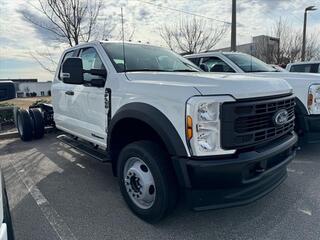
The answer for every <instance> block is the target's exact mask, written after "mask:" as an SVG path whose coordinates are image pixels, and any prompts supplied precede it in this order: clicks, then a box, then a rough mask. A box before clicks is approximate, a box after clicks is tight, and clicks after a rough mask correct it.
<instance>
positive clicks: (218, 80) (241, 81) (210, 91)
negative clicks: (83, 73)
mask: <svg viewBox="0 0 320 240" xmlns="http://www.w3.org/2000/svg"><path fill="white" fill-rule="evenodd" d="M126 75H127V78H128V79H129V80H130V81H134V82H140V83H148V84H159V85H173V86H181V87H188V86H189V87H194V88H196V89H197V90H198V91H199V93H200V94H202V95H217V94H219V95H221V94H227V95H232V96H233V97H234V98H236V99H242V98H254V97H265V96H273V95H280V94H287V93H291V92H292V89H291V87H290V85H289V84H288V83H287V82H286V81H284V80H282V79H277V78H267V77H256V76H248V74H234V73H232V74H213V73H205V72H188V73H181V72H177V73H175V72H174V73H172V72H170V73H169V72H128V73H126Z"/></svg>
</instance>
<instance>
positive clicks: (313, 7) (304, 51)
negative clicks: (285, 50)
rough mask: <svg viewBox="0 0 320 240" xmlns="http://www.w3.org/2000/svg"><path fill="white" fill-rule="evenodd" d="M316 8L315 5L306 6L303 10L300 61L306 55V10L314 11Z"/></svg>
mask: <svg viewBox="0 0 320 240" xmlns="http://www.w3.org/2000/svg"><path fill="white" fill-rule="evenodd" d="M315 10H317V9H316V8H315V6H310V7H307V8H306V9H305V10H304V22H303V37H302V53H301V61H304V60H305V56H306V32H307V14H308V11H315Z"/></svg>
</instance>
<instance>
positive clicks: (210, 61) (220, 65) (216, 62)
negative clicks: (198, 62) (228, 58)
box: [202, 57, 235, 72]
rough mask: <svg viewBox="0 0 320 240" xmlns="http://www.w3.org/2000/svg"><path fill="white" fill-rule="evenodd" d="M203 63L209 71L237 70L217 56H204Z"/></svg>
mask: <svg viewBox="0 0 320 240" xmlns="http://www.w3.org/2000/svg"><path fill="white" fill-rule="evenodd" d="M202 64H205V65H207V67H208V69H209V72H235V71H234V70H233V69H232V68H231V67H230V66H229V65H228V64H226V63H225V62H224V61H222V60H221V59H220V58H217V57H206V58H203V60H202Z"/></svg>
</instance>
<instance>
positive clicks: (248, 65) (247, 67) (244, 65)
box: [224, 53, 278, 72]
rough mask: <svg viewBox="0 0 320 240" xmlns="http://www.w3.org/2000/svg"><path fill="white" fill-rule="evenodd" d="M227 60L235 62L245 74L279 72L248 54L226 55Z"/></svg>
mask: <svg viewBox="0 0 320 240" xmlns="http://www.w3.org/2000/svg"><path fill="white" fill-rule="evenodd" d="M224 55H225V56H226V57H227V58H229V59H230V60H231V61H232V62H234V63H235V64H236V65H237V66H238V67H239V68H241V69H242V70H243V71H244V72H277V71H278V70H276V69H274V68H273V67H271V66H269V65H268V64H266V63H264V62H262V61H261V60H259V59H257V58H255V57H252V56H250V55H247V54H239V53H225V54H224Z"/></svg>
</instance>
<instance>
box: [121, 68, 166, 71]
mask: <svg viewBox="0 0 320 240" xmlns="http://www.w3.org/2000/svg"><path fill="white" fill-rule="evenodd" d="M126 72H168V71H166V70H161V69H149V68H141V69H126Z"/></svg>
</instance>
